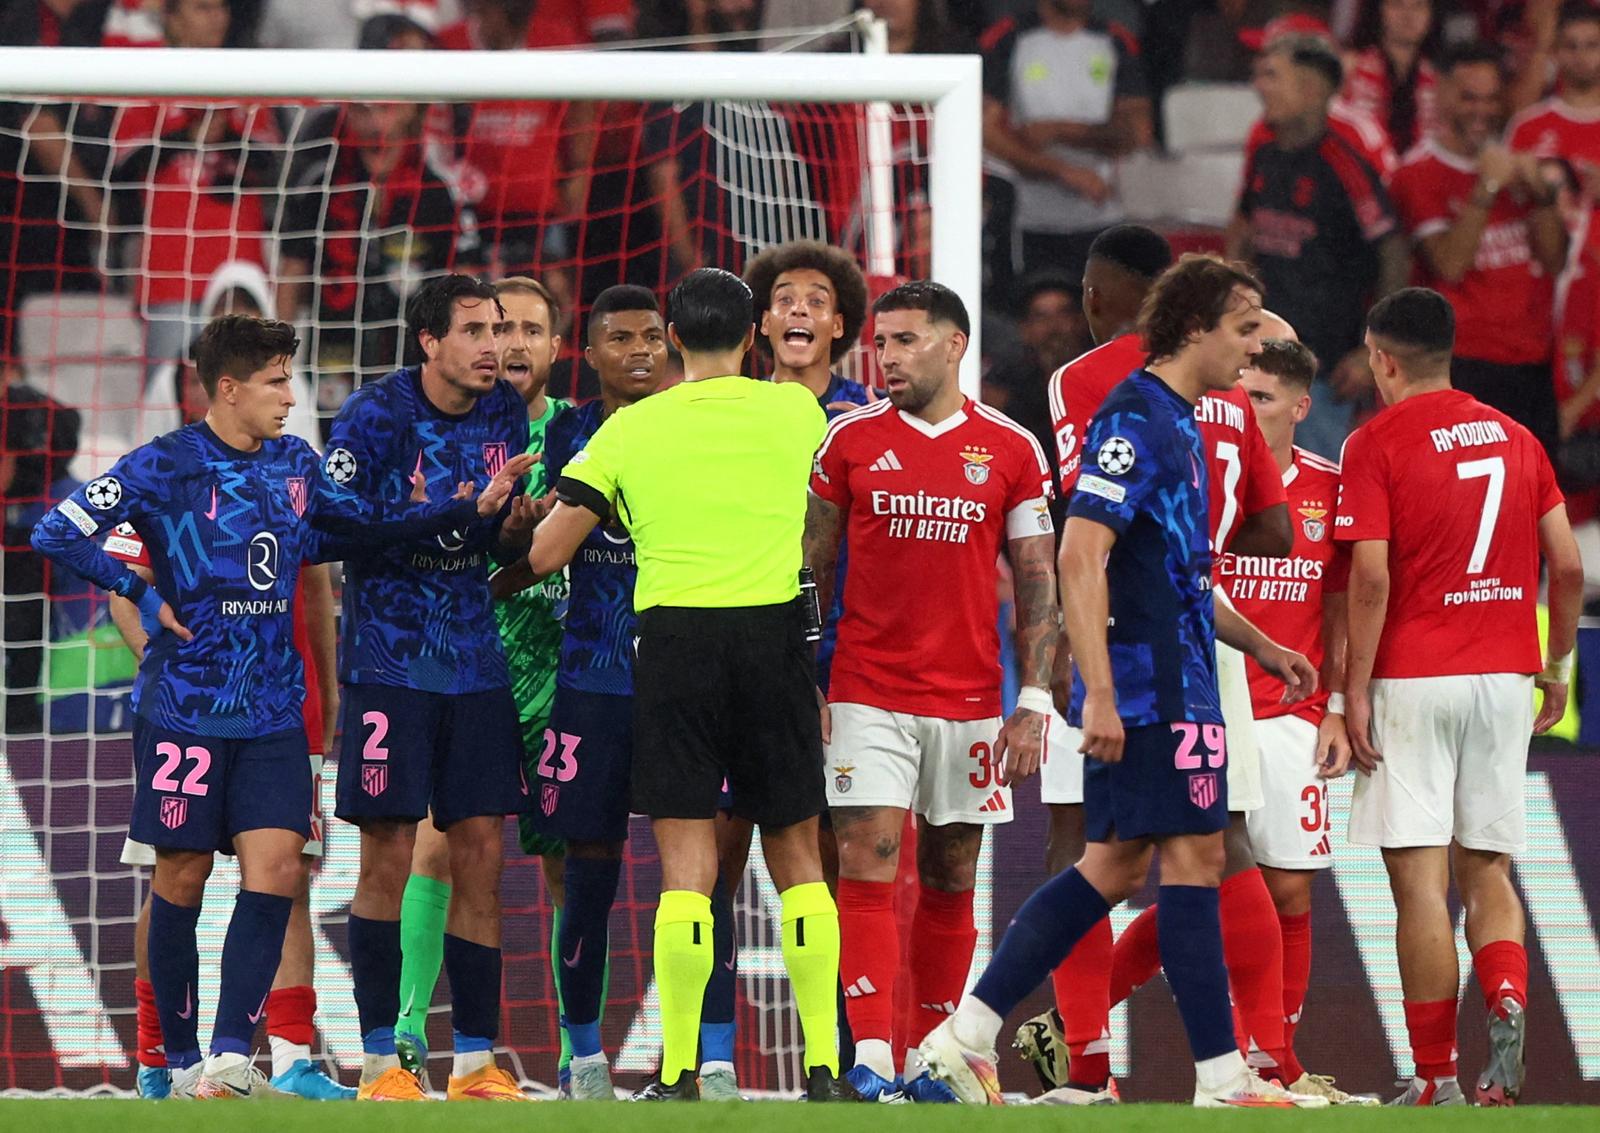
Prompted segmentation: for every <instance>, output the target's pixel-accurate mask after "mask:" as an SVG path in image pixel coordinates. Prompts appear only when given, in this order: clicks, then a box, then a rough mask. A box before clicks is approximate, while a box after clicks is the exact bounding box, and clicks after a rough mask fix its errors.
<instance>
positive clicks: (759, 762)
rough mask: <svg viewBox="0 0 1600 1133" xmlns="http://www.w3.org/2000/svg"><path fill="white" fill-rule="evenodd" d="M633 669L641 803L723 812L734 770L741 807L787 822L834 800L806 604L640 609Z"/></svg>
mask: <svg viewBox="0 0 1600 1133" xmlns="http://www.w3.org/2000/svg"><path fill="white" fill-rule="evenodd" d="M638 637H639V641H638V656H637V659H636V660H635V662H634V667H633V722H634V725H633V800H632V803H633V810H634V811H635V813H638V814H646V815H649V816H650V817H651V818H715V817H716V814H717V804H718V800H719V798H720V797H721V793H722V781H723V778H724V777H726V778H727V780H728V785H729V787H730V789H731V790H732V793H733V813H734V814H736V815H738V816H739V817H740V818H745V819H749V820H750V821H752V822H754V823H756V824H757V825H758V826H762V827H767V828H770V829H779V828H782V827H784V826H791V825H793V824H794V823H796V822H803V821H804V820H806V819H808V818H814V817H816V816H817V815H818V814H820V813H821V812H822V810H823V809H824V807H826V805H827V799H826V795H825V792H824V789H823V774H822V772H823V768H822V726H821V722H820V720H819V718H818V715H817V693H816V665H815V661H814V658H813V656H812V647H811V645H810V643H809V642H807V641H806V640H805V628H804V625H803V622H802V619H801V614H800V610H799V607H798V606H797V605H796V604H795V603H792V602H786V603H784V604H783V605H780V606H740V607H735V608H730V609H686V608H683V607H663V606H657V607H653V608H651V609H648V610H646V611H644V612H643V613H642V614H640V615H639V629H638Z"/></svg>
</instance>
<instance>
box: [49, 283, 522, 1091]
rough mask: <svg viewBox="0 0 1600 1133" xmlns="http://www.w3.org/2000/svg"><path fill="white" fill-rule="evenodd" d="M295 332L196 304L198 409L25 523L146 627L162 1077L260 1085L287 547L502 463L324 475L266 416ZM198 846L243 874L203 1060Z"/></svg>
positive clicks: (477, 507)
mask: <svg viewBox="0 0 1600 1133" xmlns="http://www.w3.org/2000/svg"><path fill="white" fill-rule="evenodd" d="M297 345H298V342H297V340H296V339H295V335H294V330H293V328H291V327H289V326H288V325H287V324H285V323H280V322H268V321H263V320H261V319H253V318H246V317H243V316H237V315H227V316H223V317H221V318H219V319H215V320H213V321H212V322H211V323H210V324H209V325H208V326H207V327H206V329H205V331H203V332H202V334H201V336H200V338H199V340H198V342H197V343H196V345H195V361H196V364H197V367H198V369H199V374H200V380H201V382H202V383H203V384H204V386H205V388H206V392H207V394H208V395H209V396H210V398H211V408H210V410H209V411H208V412H207V414H206V416H205V419H204V420H203V421H200V422H199V423H197V424H194V425H188V426H185V427H184V428H182V429H179V430H177V431H176V432H172V433H168V434H166V435H164V436H162V437H158V438H157V439H156V440H154V441H152V442H151V443H150V444H147V445H144V446H142V447H140V448H138V449H135V450H134V451H133V452H131V453H129V454H128V455H127V456H125V457H123V458H122V459H121V460H119V461H118V462H117V463H116V465H115V466H113V468H112V469H111V471H110V472H109V473H108V474H106V475H105V476H101V477H99V478H98V479H96V480H93V481H91V482H90V483H89V484H86V485H85V486H83V487H82V488H80V489H78V490H77V491H76V492H74V493H73V494H72V495H71V496H70V497H69V498H68V499H66V500H64V501H63V502H62V503H61V504H60V505H59V506H58V507H56V508H55V509H53V510H52V511H51V512H50V513H49V514H47V515H46V516H45V518H44V519H42V520H41V521H40V522H39V525H38V527H37V528H35V530H34V534H33V545H34V547H35V548H36V549H37V550H38V551H39V552H40V553H41V554H44V555H47V556H49V557H50V558H51V559H53V560H55V561H56V562H57V563H59V564H61V565H62V566H65V567H67V568H68V569H70V570H72V571H74V572H75V573H77V574H79V575H81V576H82V577H84V578H86V579H89V580H90V581H92V582H94V583H96V584H98V585H100V586H102V587H104V588H105V589H107V590H109V591H111V592H112V593H114V594H119V595H121V596H122V597H124V598H127V599H129V600H130V601H132V602H134V603H135V604H136V605H137V606H138V608H139V612H140V615H141V620H142V622H143V624H144V628H145V630H146V632H147V634H148V635H149V639H148V644H147V647H146V649H145V655H144V660H143V661H142V662H141V664H140V667H139V680H138V683H137V685H136V689H135V696H136V711H137V715H136V718H135V722H134V736H133V750H134V765H135V775H136V782H135V789H134V803H133V815H132V819H131V822H130V831H129V833H130V835H131V836H132V837H133V838H134V839H135V840H136V841H140V842H145V843H148V844H150V845H153V846H154V847H155V848H156V866H155V876H154V879H153V881H152V891H153V897H152V900H151V910H150V945H149V953H150V979H151V983H152V984H153V985H154V989H155V997H156V1005H157V1009H158V1011H159V1012H160V1015H161V1030H162V1037H163V1043H164V1045H165V1047H166V1055H167V1060H168V1064H169V1066H170V1067H171V1069H172V1070H173V1084H172V1092H173V1093H174V1094H175V1095H177V1096H186V1095H188V1096H198V1097H213V1098H229V1097H248V1096H250V1095H251V1094H252V1093H254V1092H257V1091H264V1090H267V1089H269V1087H267V1086H266V1083H265V1077H264V1075H262V1074H261V1073H260V1072H259V1071H257V1070H256V1069H255V1068H254V1066H253V1064H252V1062H251V1059H250V1050H251V1037H252V1035H253V1034H254V1032H255V1028H256V1024H257V1023H258V1022H259V1021H260V1019H261V1016H262V1014H263V1011H264V1009H265V1005H266V999H267V992H268V990H269V988H270V986H271V983H272V978H273V973H274V971H275V970H276V969H277V966H278V960H279V956H280V954H281V951H282V945H283V937H284V930H285V927H286V925H287V922H288V918H289V910H290V905H291V903H292V895H293V893H294V891H295V889H296V888H297V887H298V885H299V884H300V877H301V866H300V861H299V857H300V852H301V848H302V847H303V846H304V845H305V841H306V836H307V834H308V833H309V815H310V813H311V777H310V776H309V775H308V774H307V773H306V768H307V766H308V763H307V748H306V735H305V728H304V723H303V718H302V711H301V705H302V701H303V699H304V696H305V691H304V674H303V670H302V666H301V661H300V655H299V653H298V651H297V650H296V649H295V645H294V631H293V626H292V615H291V607H292V604H293V597H294V592H295V587H296V583H297V580H298V576H299V572H300V564H301V563H302V562H305V561H322V560H326V559H329V558H335V557H343V556H344V555H345V554H347V553H350V552H353V551H354V550H356V549H357V548H359V547H362V546H371V547H379V546H383V545H387V544H388V543H389V542H391V541H395V540H404V539H411V538H417V537H421V536H424V535H428V534H432V533H436V532H441V531H449V530H451V529H453V528H455V527H458V526H461V525H463V524H469V523H471V522H473V521H474V519H476V518H478V517H480V516H481V515H483V514H495V513H498V511H499V510H500V508H501V506H502V504H503V503H504V502H505V501H506V500H507V499H508V498H509V493H510V490H511V488H512V486H513V483H514V477H513V475H512V473H514V472H515V471H516V470H515V469H510V468H508V469H507V470H506V475H503V476H502V477H501V478H500V479H499V480H497V481H495V482H494V483H492V484H490V485H489V487H488V488H486V489H485V491H484V492H483V494H482V495H481V496H480V497H479V498H478V501H477V502H476V503H474V502H473V501H471V500H469V499H465V498H461V497H462V493H461V492H460V491H457V492H456V493H455V494H454V496H451V495H449V494H446V498H444V499H443V500H441V501H440V502H439V503H437V504H434V505H431V506H426V507H424V506H419V505H417V504H414V503H412V502H410V501H409V500H407V499H406V498H405V497H404V496H402V498H401V499H400V500H397V501H393V502H392V503H390V502H385V503H378V504H371V503H369V502H368V501H365V500H363V499H361V498H360V497H358V496H356V495H355V494H354V493H353V492H351V491H350V490H349V489H348V488H347V487H346V486H344V485H342V484H340V483H338V481H337V478H335V477H331V476H328V475H324V468H323V464H322V461H321V459H320V458H319V457H318V456H317V455H316V453H315V452H313V451H312V449H311V447H310V446H309V445H307V444H306V443H305V442H304V441H302V440H300V439H299V438H296V437H285V436H284V435H283V428H284V423H285V421H286V420H287V418H288V414H289V410H290V409H291V408H292V407H293V405H294V395H293V393H292V392H291V391H290V386H289V382H290V374H289V365H290V361H291V359H292V358H293V357H294V352H295V349H296V347H297ZM463 487H464V488H466V489H467V491H469V492H470V490H471V489H470V486H463ZM124 522H126V523H129V524H131V525H132V527H133V529H134V530H135V531H136V532H137V533H138V535H139V536H140V537H141V538H142V539H143V540H144V542H145V544H146V545H147V546H149V547H150V549H151V561H152V567H153V569H154V572H155V583H154V584H153V585H152V584H150V583H147V582H146V581H145V580H144V579H142V578H140V577H139V576H138V575H137V574H135V573H133V572H132V571H131V570H129V569H128V567H127V566H126V565H124V564H122V563H119V562H117V561H115V560H113V559H112V558H111V557H110V556H108V555H107V554H106V553H105V552H104V551H103V550H102V549H101V548H100V547H99V546H98V545H97V544H96V543H95V542H94V537H95V536H96V535H97V534H99V533H100V532H101V531H102V530H104V529H105V528H107V527H111V526H113V525H115V524H118V523H124ZM168 599H170V604H169V601H168ZM217 850H226V851H229V852H232V853H235V854H237V855H238V858H239V865H240V873H241V876H242V888H241V890H240V893H239V897H238V900H237V902H236V904H235V906H234V912H233V916H232V919H231V921H230V923H229V926H228V934H227V939H226V941H225V942H224V944H223V949H222V988H221V994H220V996H219V1000H218V1003H217V1012H216V1022H215V1025H214V1028H213V1032H212V1040H211V1050H210V1054H209V1056H208V1057H207V1058H205V1059H204V1061H202V1060H201V1057H200V1052H199V1049H198V1047H199V1044H198V1041H197V1037H196V1023H195V1016H196V1012H197V1009H198V1006H199V1005H198V1004H197V1003H196V1002H195V993H196V990H197V987H198V983H199V954H198V950H197V944H196V940H195V925H196V922H197V921H198V918H199V915H200V902H201V896H202V894H203V893H204V890H205V883H206V879H207V878H208V877H209V876H210V873H211V868H212V854H213V852H214V851H217Z"/></svg>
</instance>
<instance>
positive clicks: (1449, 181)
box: [1389, 141, 1555, 365]
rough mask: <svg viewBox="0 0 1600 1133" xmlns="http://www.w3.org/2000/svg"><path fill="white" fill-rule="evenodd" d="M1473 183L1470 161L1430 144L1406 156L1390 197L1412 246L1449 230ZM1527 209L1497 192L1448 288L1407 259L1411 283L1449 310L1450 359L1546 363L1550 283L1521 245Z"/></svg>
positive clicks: (1523, 200)
mask: <svg viewBox="0 0 1600 1133" xmlns="http://www.w3.org/2000/svg"><path fill="white" fill-rule="evenodd" d="M1477 183H1478V165H1477V162H1476V161H1474V160H1473V159H1472V158H1469V157H1462V156H1460V155H1459V154H1454V153H1451V152H1450V151H1449V150H1447V149H1445V148H1444V147H1443V146H1441V145H1439V144H1438V143H1437V142H1434V141H1427V142H1423V143H1422V144H1421V145H1420V146H1418V147H1417V148H1416V149H1414V150H1412V151H1411V152H1410V153H1408V154H1406V158H1405V160H1404V161H1403V162H1401V163H1400V171H1399V172H1398V173H1396V174H1395V175H1394V181H1393V182H1392V183H1391V184H1390V186H1389V195H1390V197H1391V198H1393V200H1394V206H1395V211H1396V212H1398V213H1399V214H1400V222H1401V223H1402V224H1404V225H1405V228H1406V231H1407V232H1408V233H1409V234H1410V235H1411V238H1412V239H1413V240H1422V239H1424V238H1426V237H1429V236H1435V235H1438V234H1439V233H1441V232H1445V231H1448V230H1449V229H1450V227H1451V226H1452V225H1454V224H1455V223H1456V221H1457V220H1459V219H1460V217H1461V211H1462V209H1464V208H1465V207H1466V206H1467V202H1468V201H1470V200H1471V199H1472V191H1473V188H1474V187H1475V186H1476V185H1477ZM1532 214H1533V204H1532V202H1531V201H1529V200H1528V199H1527V197H1525V196H1523V195H1522V194H1521V193H1518V192H1513V191H1511V190H1509V189H1505V190H1502V191H1501V192H1500V193H1499V195H1498V196H1496V197H1495V199H1494V203H1493V204H1492V205H1491V206H1490V209H1489V222H1488V224H1487V225H1486V226H1485V227H1484V230H1483V236H1482V237H1481V238H1480V239H1479V240H1478V251H1477V255H1476V256H1474V257H1473V261H1472V267H1471V268H1470V269H1469V270H1468V271H1467V273H1466V274H1465V275H1463V276H1462V277H1461V279H1459V280H1458V281H1456V282H1454V283H1452V282H1451V281H1449V280H1447V279H1443V278H1441V277H1439V276H1436V275H1434V274H1433V272H1431V271H1430V270H1428V266H1427V261H1426V260H1425V258H1424V257H1423V256H1421V255H1417V256H1415V257H1414V267H1413V270H1412V281H1413V282H1414V283H1416V284H1417V285H1418V286H1420V287H1431V288H1433V289H1434V290H1435V291H1438V292H1439V293H1440V294H1442V295H1443V296H1444V297H1445V298H1446V299H1448V300H1450V305H1451V306H1452V307H1454V308H1455V309H1456V328H1457V330H1456V353H1457V354H1459V355H1460V356H1461V357H1463V358H1476V359H1479V360H1480V361H1484V362H1498V363H1501V364H1504V365H1527V364H1532V363H1540V362H1546V361H1548V360H1549V358H1550V326H1551V319H1552V318H1553V317H1554V312H1553V306H1552V305H1553V299H1554V294H1555V281H1554V279H1552V278H1551V276H1549V275H1548V274H1546V272H1545V270H1544V268H1543V267H1542V266H1541V265H1540V264H1539V262H1538V261H1537V260H1536V259H1534V255H1533V247H1532V245H1531V244H1530V243H1529V240H1528V220H1529V217H1530V216H1531V215H1532Z"/></svg>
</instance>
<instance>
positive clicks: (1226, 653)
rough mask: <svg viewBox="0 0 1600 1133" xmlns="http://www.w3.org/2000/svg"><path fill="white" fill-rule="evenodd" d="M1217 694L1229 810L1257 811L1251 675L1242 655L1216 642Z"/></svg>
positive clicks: (1258, 769)
mask: <svg viewBox="0 0 1600 1133" xmlns="http://www.w3.org/2000/svg"><path fill="white" fill-rule="evenodd" d="M1217 692H1218V694H1219V695H1220V697H1221V700H1222V723H1223V725H1224V726H1225V727H1226V728H1227V729H1228V764H1227V766H1228V810H1229V812H1230V813H1233V814H1238V813H1240V812H1241V811H1252V810H1260V809H1261V805H1262V803H1263V801H1264V798H1263V796H1262V793H1261V754H1260V752H1259V751H1258V750H1257V747H1256V718H1255V711H1254V710H1253V709H1252V708H1251V706H1250V675H1249V674H1248V673H1246V672H1245V669H1244V654H1243V653H1240V652H1239V651H1238V650H1237V649H1235V648H1233V646H1231V645H1224V644H1222V642H1220V641H1219V642H1217Z"/></svg>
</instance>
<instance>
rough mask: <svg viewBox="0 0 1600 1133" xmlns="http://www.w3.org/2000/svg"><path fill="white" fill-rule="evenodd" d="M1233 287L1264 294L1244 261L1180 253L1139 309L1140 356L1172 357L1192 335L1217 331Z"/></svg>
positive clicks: (1148, 358) (1146, 358)
mask: <svg viewBox="0 0 1600 1133" xmlns="http://www.w3.org/2000/svg"><path fill="white" fill-rule="evenodd" d="M1238 287H1243V288H1247V289H1248V290H1250V291H1254V292H1255V293H1256V294H1257V295H1265V294H1266V288H1264V287H1262V286H1261V281H1260V280H1259V279H1257V278H1256V277H1255V276H1254V275H1252V274H1251V273H1250V270H1249V269H1248V268H1246V267H1245V266H1244V265H1243V264H1239V263H1231V262H1229V261H1228V260H1224V259H1223V258H1222V257H1221V256H1212V255H1202V254H1200V253H1197V252H1189V253H1187V254H1185V255H1183V256H1181V257H1179V259H1178V262H1177V263H1175V264H1173V265H1172V266H1171V267H1170V268H1168V269H1167V270H1166V271H1164V272H1162V273H1161V275H1160V276H1159V277H1158V278H1157V279H1156V281H1155V283H1153V284H1152V285H1151V287H1150V293H1149V294H1148V295H1146V296H1145V297H1144V306H1143V307H1141V308H1140V309H1139V335H1140V337H1141V338H1142V339H1143V340H1144V348H1145V351H1146V353H1145V360H1146V361H1147V362H1154V361H1155V360H1156V359H1158V358H1171V357H1172V356H1173V355H1174V354H1176V353H1178V351H1180V350H1182V349H1183V348H1184V346H1185V345H1186V344H1187V343H1188V341H1189V339H1190V338H1191V337H1193V336H1194V335H1197V334H1205V333H1207V332H1208V331H1213V330H1216V329H1217V325H1218V324H1219V323H1220V322H1222V316H1223V315H1224V314H1226V313H1227V310H1228V305H1229V304H1230V303H1231V302H1232V301H1233V292H1234V289H1235V288H1238Z"/></svg>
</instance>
